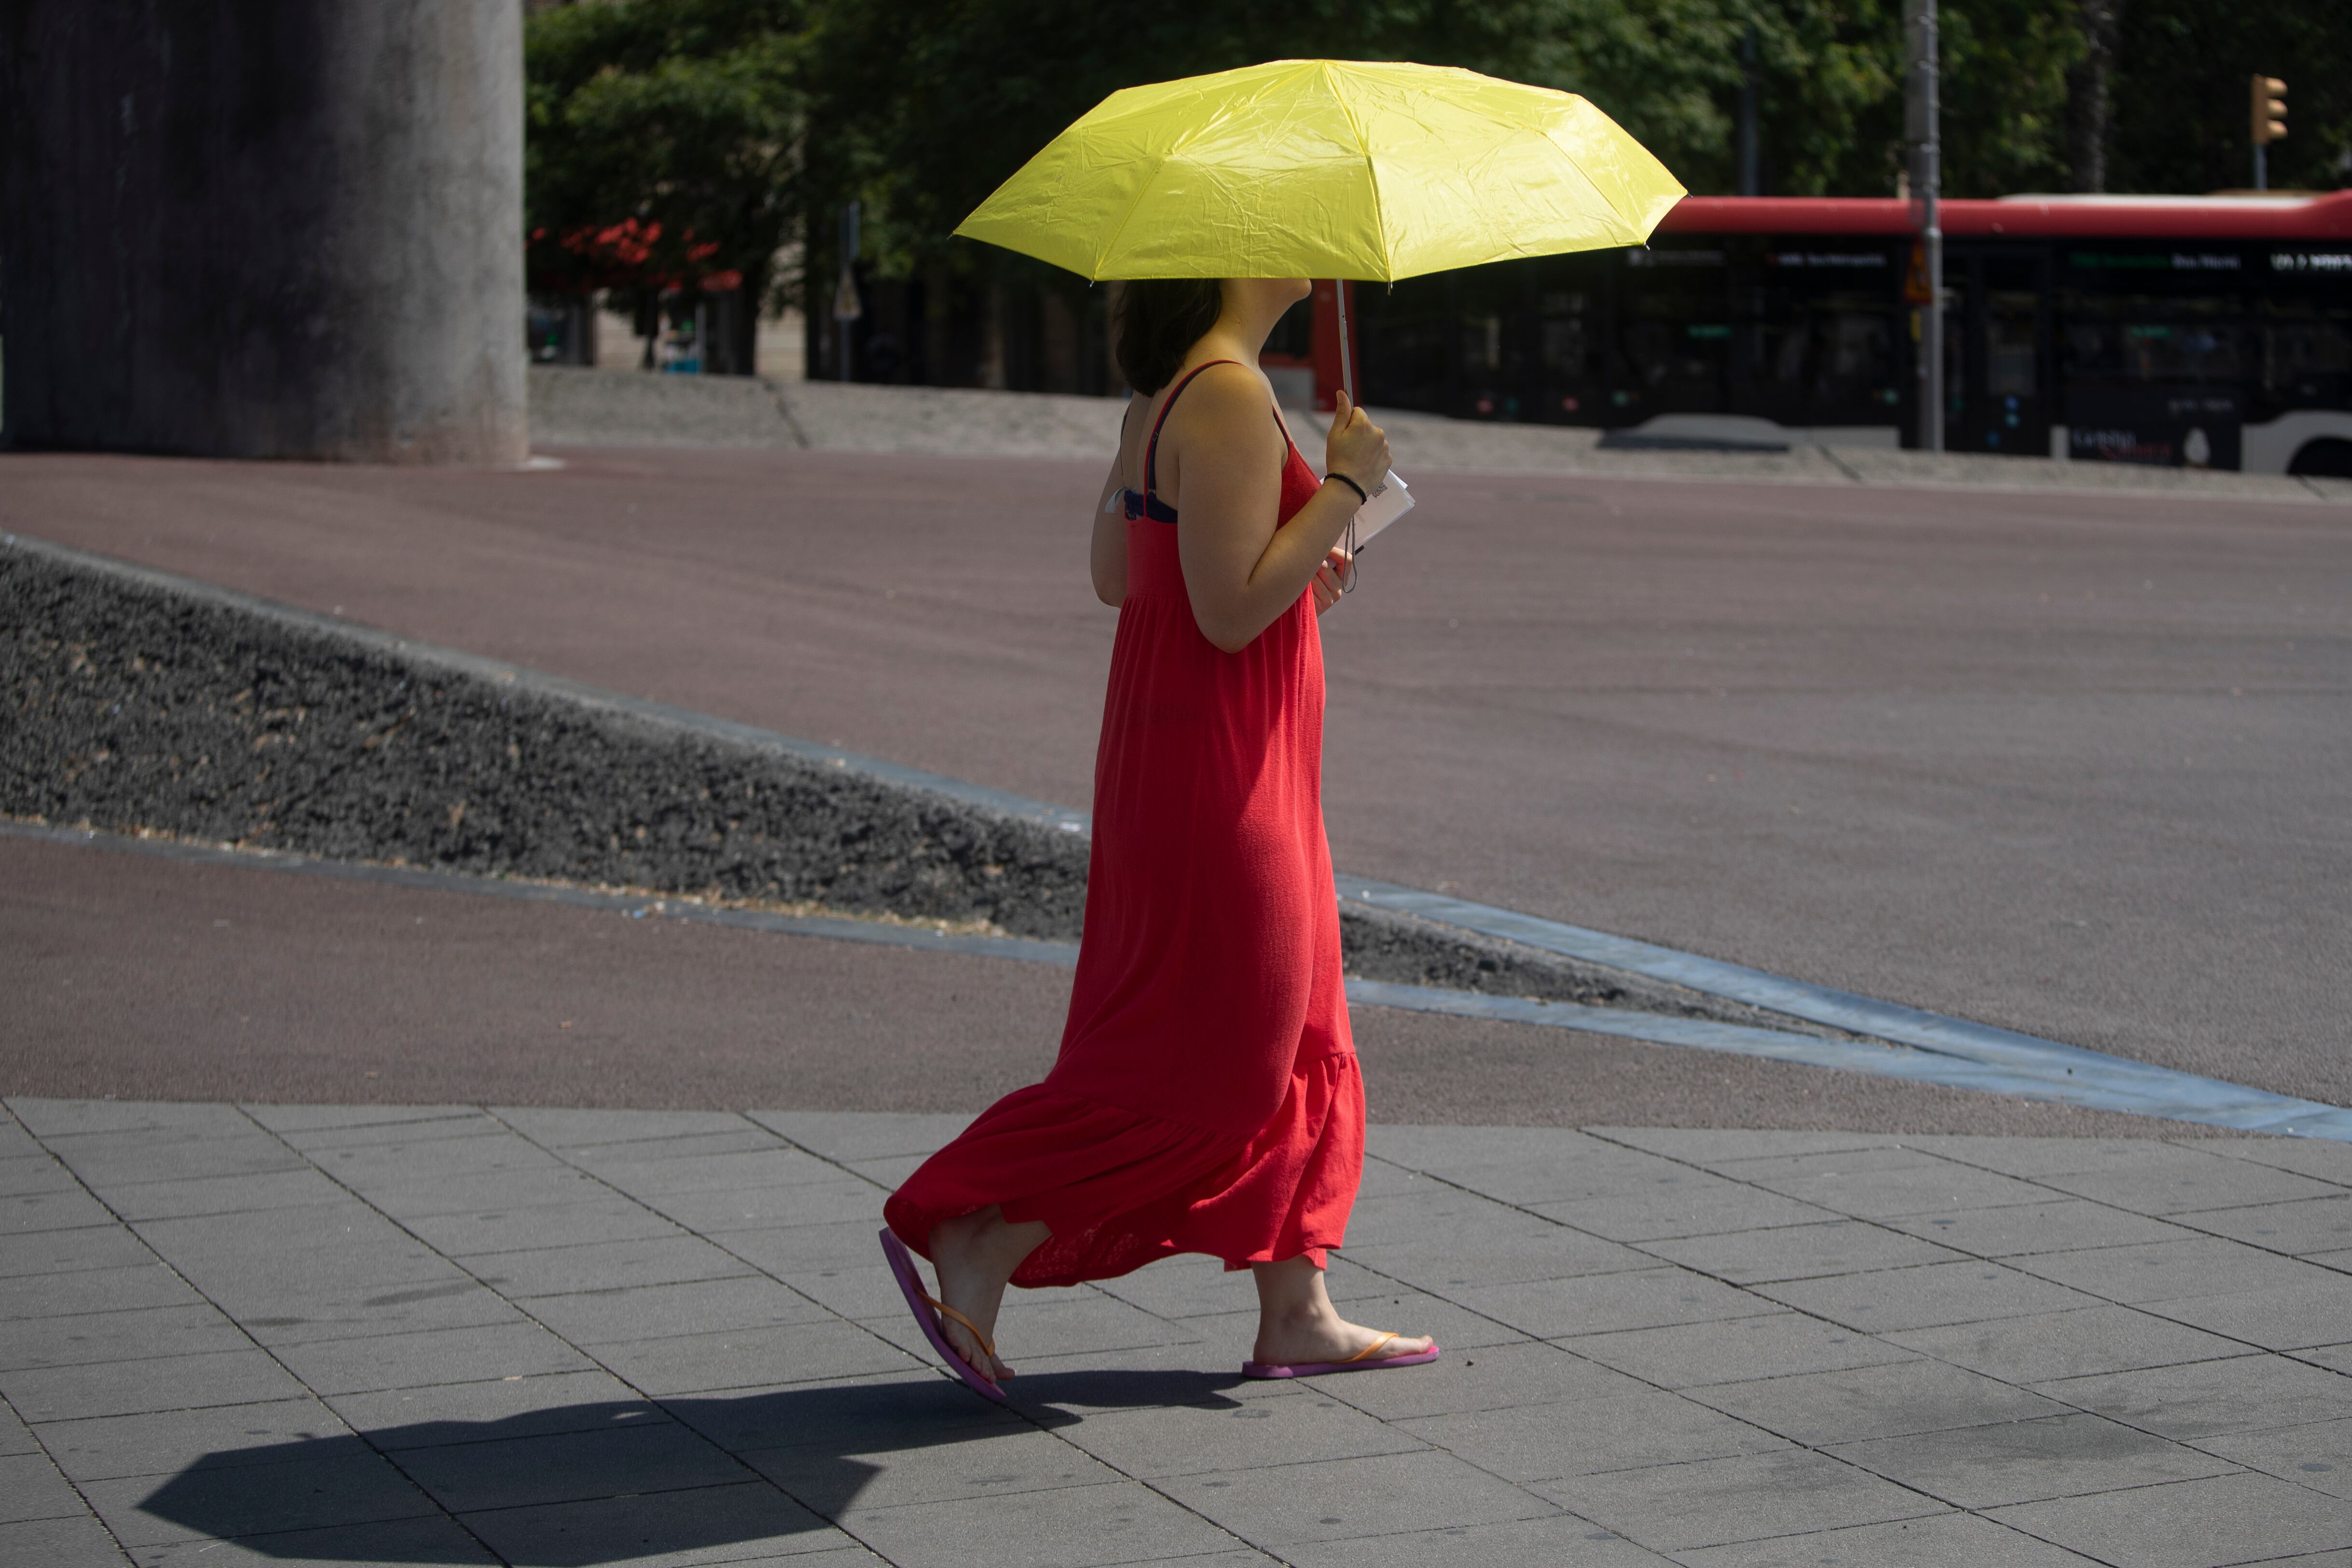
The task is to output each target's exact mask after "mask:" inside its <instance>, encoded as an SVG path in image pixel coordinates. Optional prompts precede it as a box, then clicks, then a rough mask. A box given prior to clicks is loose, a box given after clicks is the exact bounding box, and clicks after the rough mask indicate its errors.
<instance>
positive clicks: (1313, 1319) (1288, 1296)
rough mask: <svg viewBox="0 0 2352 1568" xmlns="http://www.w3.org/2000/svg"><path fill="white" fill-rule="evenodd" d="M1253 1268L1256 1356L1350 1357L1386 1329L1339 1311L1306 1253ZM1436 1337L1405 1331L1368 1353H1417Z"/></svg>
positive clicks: (1291, 1361) (1291, 1359)
mask: <svg viewBox="0 0 2352 1568" xmlns="http://www.w3.org/2000/svg"><path fill="white" fill-rule="evenodd" d="M1250 1272H1251V1273H1253V1274H1254V1275H1255V1276H1256V1278H1257V1344H1256V1346H1255V1349H1253V1350H1252V1351H1251V1353H1250V1355H1251V1359H1252V1360H1254V1361H1258V1362H1262V1363H1264V1364H1266V1365H1268V1366H1300V1365H1304V1364H1307V1363H1309V1362H1318V1361H1346V1360H1349V1358H1350V1357H1353V1356H1357V1355H1361V1354H1363V1352H1364V1351H1365V1350H1366V1349H1367V1348H1368V1347H1370V1346H1371V1345H1373V1344H1376V1343H1379V1341H1380V1338H1381V1333H1382V1332H1383V1331H1381V1330H1380V1329H1368V1328H1366V1327H1364V1326H1363V1325H1362V1324H1361V1323H1351V1322H1349V1321H1348V1320H1347V1319H1345V1318H1343V1317H1341V1316H1340V1315H1339V1308H1337V1307H1335V1306H1333V1305H1332V1304H1331V1296H1330V1292H1329V1291H1328V1290H1327V1289H1326V1288H1325V1286H1324V1283H1323V1270H1320V1269H1318V1268H1317V1267H1316V1266H1315V1265H1314V1264H1312V1263H1310V1262H1308V1261H1307V1260H1306V1259H1305V1258H1286V1259H1284V1260H1282V1261H1281V1262H1279V1263H1253V1264H1252V1265H1250ZM1431 1343H1433V1342H1432V1341H1431V1340H1430V1339H1429V1338H1427V1337H1426V1336H1422V1337H1418V1338H1415V1337H1410V1336H1404V1335H1400V1336H1399V1337H1397V1338H1395V1339H1392V1340H1390V1341H1389V1342H1388V1343H1386V1344H1382V1345H1381V1346H1380V1348H1379V1349H1378V1350H1376V1351H1374V1352H1373V1353H1372V1354H1370V1355H1369V1356H1366V1357H1365V1359H1366V1360H1367V1361H1386V1360H1387V1359H1388V1358H1389V1357H1391V1356H1392V1355H1415V1354H1419V1353H1421V1352H1422V1351H1424V1350H1427V1349H1428V1348H1429V1347H1430V1345H1431Z"/></svg>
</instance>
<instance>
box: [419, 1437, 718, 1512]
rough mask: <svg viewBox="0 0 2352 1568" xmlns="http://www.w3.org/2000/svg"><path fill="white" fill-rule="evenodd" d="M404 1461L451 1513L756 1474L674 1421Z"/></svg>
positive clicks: (484, 1445) (497, 1443) (423, 1453)
mask: <svg viewBox="0 0 2352 1568" xmlns="http://www.w3.org/2000/svg"><path fill="white" fill-rule="evenodd" d="M400 1466H401V1469H404V1470H405V1471H407V1472H408V1474H409V1475H410V1476H411V1477H413V1478H414V1479H415V1481H416V1483H417V1485H419V1486H421V1487H423V1488H424V1489H425V1490H426V1491H427V1492H429V1493H431V1494H432V1495H433V1497H434V1499H435V1500H436V1501H438V1502H439V1503H441V1504H442V1506H444V1507H446V1508H447V1509H448V1510H449V1511H451V1512H453V1513H467V1512H471V1511H475V1510H477V1509H487V1508H524V1507H529V1506H530V1505H533V1504H537V1503H550V1502H573V1501H579V1500H584V1499H589V1498H605V1497H618V1496H621V1495H624V1494H626V1493H632V1492H656V1491H671V1490H677V1489H679V1488H682V1487H708V1486H729V1485H737V1484H740V1483H742V1482H744V1481H748V1480H750V1479H752V1478H751V1472H750V1471H749V1470H747V1469H744V1468H743V1466H741V1465H740V1464H738V1463H737V1462H736V1461H735V1460H734V1459H733V1458H730V1457H729V1456H728V1455H726V1454H725V1453H723V1452H721V1451H720V1450H719V1449H718V1448H714V1447H712V1446H711V1445H710V1444H709V1443H708V1442H705V1441H704V1440H703V1439H702V1438H700V1437H697V1436H696V1435H695V1434H694V1433H692V1432H689V1431H688V1430H687V1429H686V1428H685V1427H680V1426H678V1425H677V1424H676V1423H674V1422H670V1421H653V1422H639V1423H630V1424H626V1425H621V1426H615V1427H611V1428H608V1429H606V1430H603V1431H593V1432H554V1433H549V1434H546V1435H544V1436H541V1437H510V1438H504V1439H499V1440H494V1441H490V1442H481V1443H461V1444H457V1445H454V1446H451V1447H446V1448H410V1449H406V1450H404V1452H403V1453H402V1454H401V1456H400Z"/></svg>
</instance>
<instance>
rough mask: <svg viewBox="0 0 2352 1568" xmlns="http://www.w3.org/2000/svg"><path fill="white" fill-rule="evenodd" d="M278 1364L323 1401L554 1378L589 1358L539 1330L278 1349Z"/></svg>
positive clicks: (400, 1336) (404, 1336)
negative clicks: (325, 1398)
mask: <svg viewBox="0 0 2352 1568" xmlns="http://www.w3.org/2000/svg"><path fill="white" fill-rule="evenodd" d="M277 1354H278V1359H280V1360H281V1361H283V1362H285V1364H287V1366H288V1367H289V1369H291V1370H292V1372H293V1373H294V1375H296V1376H298V1377H299V1378H300V1379H301V1380H302V1381H303V1382H304V1383H305V1384H307V1385H310V1388H311V1389H313V1390H314V1391H316V1392H317V1393H319V1394H320V1395H336V1394H364V1393H368V1392H371V1391H373V1390H375V1389H381V1388H429V1387H433V1386H435V1385H439V1384H445V1383H480V1382H486V1381H488V1380H489V1379H491V1378H496V1377H529V1376H531V1375H536V1374H540V1373H549V1372H584V1371H587V1370H589V1369H590V1368H591V1367H593V1365H594V1364H593V1362H591V1361H590V1360H589V1359H588V1358H587V1357H586V1356H584V1355H583V1354H580V1353H579V1352H578V1351H576V1350H574V1349H572V1347H571V1346H570V1345H568V1344H566V1343H563V1342H562V1340H560V1339H558V1338H556V1337H555V1336H554V1335H553V1334H551V1333H548V1332H547V1331H546V1330H545V1329H543V1328H541V1327H540V1326H539V1325H538V1324H536V1323H531V1322H522V1321H520V1320H517V1321H515V1322H505V1323H496V1324H491V1325H488V1326H487V1327H480V1328H456V1329H427V1330H425V1331H424V1332H422V1333H394V1334H377V1335H371V1336H368V1337H366V1338H362V1339H335V1340H325V1341H318V1342H312V1343H303V1344H289V1345H281V1346H279V1347H278V1353H277Z"/></svg>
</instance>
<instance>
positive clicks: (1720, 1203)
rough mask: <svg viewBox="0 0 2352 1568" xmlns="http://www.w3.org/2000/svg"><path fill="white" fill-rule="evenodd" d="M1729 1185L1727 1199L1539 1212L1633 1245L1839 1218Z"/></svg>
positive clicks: (1615, 1202) (1580, 1204) (1592, 1204)
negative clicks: (1633, 1243) (1635, 1243)
mask: <svg viewBox="0 0 2352 1568" xmlns="http://www.w3.org/2000/svg"><path fill="white" fill-rule="evenodd" d="M1729 1185H1730V1186H1731V1188H1732V1190H1731V1191H1729V1192H1727V1193H1726V1192H1715V1193H1706V1194H1690V1195H1686V1196H1685V1197H1678V1198H1676V1199H1675V1200H1673V1201H1671V1202H1668V1201H1664V1200H1661V1199H1659V1198H1656V1197H1652V1196H1651V1195H1649V1194H1647V1193H1633V1194H1628V1195H1624V1196H1621V1197H1594V1198H1585V1199H1581V1200H1579V1201H1576V1202H1571V1203H1542V1204H1537V1205H1535V1206H1534V1208H1535V1211H1536V1212H1537V1213H1538V1214H1540V1215H1542V1216H1543V1217H1544V1218H1547V1219H1556V1220H1558V1221H1559V1222H1560V1223H1561V1224H1562V1225H1570V1226H1574V1227H1575V1228H1577V1229H1579V1230H1583V1231H1589V1232H1590V1233H1591V1234H1592V1235H1594V1236H1601V1237H1606V1238H1607V1239H1610V1240H1612V1241H1629V1242H1642V1241H1665V1240H1672V1239H1675V1238H1678V1237H1685V1236H1720V1235H1726V1234H1728V1233H1729V1232H1732V1231H1735V1230H1764V1229H1769V1228H1774V1227H1778V1226H1783V1225H1820V1224H1822V1223H1824V1222H1826V1221H1829V1220H1832V1219H1836V1218H1839V1216H1838V1215H1836V1214H1835V1213H1832V1211H1831V1210H1829V1209H1826V1208H1823V1207H1820V1206H1819V1205H1817V1204H1811V1203H1800V1202H1798V1201H1797V1200H1796V1199H1795V1198H1792V1197H1780V1195H1779V1194H1777V1193H1769V1192H1760V1191H1759V1190H1757V1189H1756V1188H1754V1187H1750V1186H1740V1185H1739V1184H1738V1183H1731V1184H1729Z"/></svg>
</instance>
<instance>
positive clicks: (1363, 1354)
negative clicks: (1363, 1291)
mask: <svg viewBox="0 0 2352 1568" xmlns="http://www.w3.org/2000/svg"><path fill="white" fill-rule="evenodd" d="M1400 1337H1401V1336H1400V1335H1398V1334H1396V1333H1393V1332H1391V1333H1384V1334H1382V1335H1381V1337H1380V1338H1378V1339H1376V1340H1374V1341H1373V1342H1372V1343H1370V1344H1368V1345H1366V1346H1365V1347H1364V1348H1363V1349H1361V1350H1360V1351H1358V1352H1357V1353H1356V1354H1353V1355H1351V1356H1349V1358H1348V1360H1347V1361H1343V1362H1341V1363H1339V1364H1340V1365H1341V1366H1346V1365H1347V1364H1349V1362H1357V1361H1363V1360H1366V1359H1368V1358H1369V1357H1370V1355H1371V1354H1372V1352H1374V1351H1376V1350H1378V1349H1380V1348H1381V1346H1382V1345H1385V1344H1386V1343H1389V1341H1391V1340H1392V1339H1397V1338H1400ZM989 1354H991V1355H993V1354H996V1353H995V1352H994V1351H991V1352H989Z"/></svg>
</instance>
